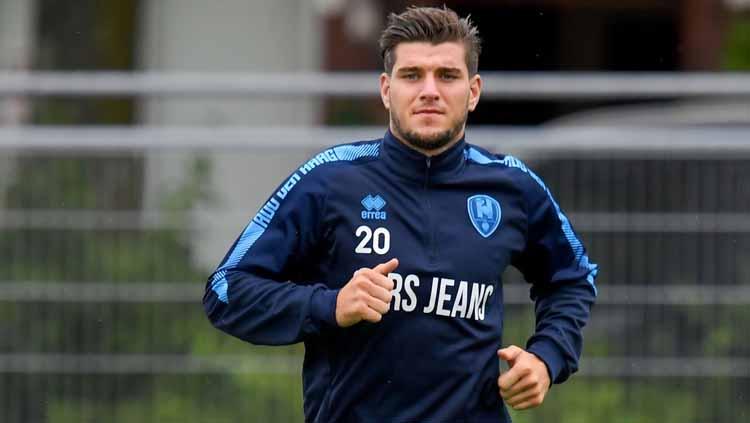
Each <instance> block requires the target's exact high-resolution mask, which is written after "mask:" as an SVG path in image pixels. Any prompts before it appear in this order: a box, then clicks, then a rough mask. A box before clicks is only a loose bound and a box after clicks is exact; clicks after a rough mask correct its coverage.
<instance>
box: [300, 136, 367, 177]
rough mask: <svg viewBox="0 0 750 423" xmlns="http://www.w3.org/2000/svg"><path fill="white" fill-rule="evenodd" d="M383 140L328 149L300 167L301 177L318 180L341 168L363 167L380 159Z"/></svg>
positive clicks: (358, 142) (360, 142)
mask: <svg viewBox="0 0 750 423" xmlns="http://www.w3.org/2000/svg"><path fill="white" fill-rule="evenodd" d="M381 145H382V139H376V140H368V141H355V142H351V143H346V144H338V145H334V146H332V147H329V148H326V149H325V150H322V151H320V152H318V153H316V154H314V155H313V156H312V157H310V158H309V159H308V160H307V161H306V162H304V163H302V165H300V167H299V169H298V171H299V173H300V174H301V175H304V176H306V175H308V174H309V175H315V177H317V178H326V177H330V175H331V174H335V173H337V171H339V170H340V169H341V168H347V167H351V166H357V165H362V164H365V163H369V162H372V161H374V160H377V159H378V157H380V148H381Z"/></svg>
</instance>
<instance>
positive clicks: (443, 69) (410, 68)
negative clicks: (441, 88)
mask: <svg viewBox="0 0 750 423" xmlns="http://www.w3.org/2000/svg"><path fill="white" fill-rule="evenodd" d="M421 71H422V68H420V67H418V66H408V67H404V68H399V69H398V70H397V71H396V72H397V73H409V72H421ZM437 71H438V72H455V73H459V74H460V73H461V69H460V68H453V67H449V66H441V67H438V68H437Z"/></svg>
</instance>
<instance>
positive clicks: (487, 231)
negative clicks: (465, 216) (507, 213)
mask: <svg viewBox="0 0 750 423" xmlns="http://www.w3.org/2000/svg"><path fill="white" fill-rule="evenodd" d="M466 203H467V206H468V208H469V218H470V219H471V223H472V224H473V225H474V228H475V229H476V230H477V232H479V234H480V235H482V236H483V237H485V238H487V237H488V236H490V235H492V233H493V232H495V229H497V227H498V226H500V218H501V217H502V211H501V210H500V203H498V202H497V200H495V199H494V198H492V197H490V196H488V195H483V194H480V195H472V196H471V197H469V199H468V200H467V202H466Z"/></svg>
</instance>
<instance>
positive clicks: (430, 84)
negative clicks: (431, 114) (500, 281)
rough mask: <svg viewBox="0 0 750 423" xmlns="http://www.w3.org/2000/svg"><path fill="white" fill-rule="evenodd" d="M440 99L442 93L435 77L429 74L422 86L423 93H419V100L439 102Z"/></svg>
mask: <svg viewBox="0 0 750 423" xmlns="http://www.w3.org/2000/svg"><path fill="white" fill-rule="evenodd" d="M439 98H440V92H439V91H438V88H437V83H436V81H435V76H433V75H432V74H428V75H427V77H426V78H425V79H424V84H422V91H421V92H420V93H419V99H420V100H422V101H437V100H438V99H439Z"/></svg>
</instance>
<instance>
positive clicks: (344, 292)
mask: <svg viewBox="0 0 750 423" xmlns="http://www.w3.org/2000/svg"><path fill="white" fill-rule="evenodd" d="M396 267H398V260H397V259H395V258H394V259H391V260H390V261H388V262H386V263H382V264H379V265H377V266H375V267H374V268H372V269H368V268H366V267H363V268H362V269H359V270H357V271H356V272H354V275H353V276H352V278H351V279H350V280H349V282H347V283H346V285H344V287H343V288H341V290H340V291H339V294H338V296H337V297H336V323H338V325H339V326H340V327H342V328H345V327H348V326H352V325H354V324H356V323H359V322H361V321H362V320H366V321H368V322H373V323H377V322H379V321H380V320H381V319H382V318H383V315H384V314H385V313H387V312H388V309H389V308H390V306H391V291H392V290H393V281H392V280H391V279H390V278H389V277H388V274H389V273H391V272H393V271H394V270H396Z"/></svg>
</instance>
